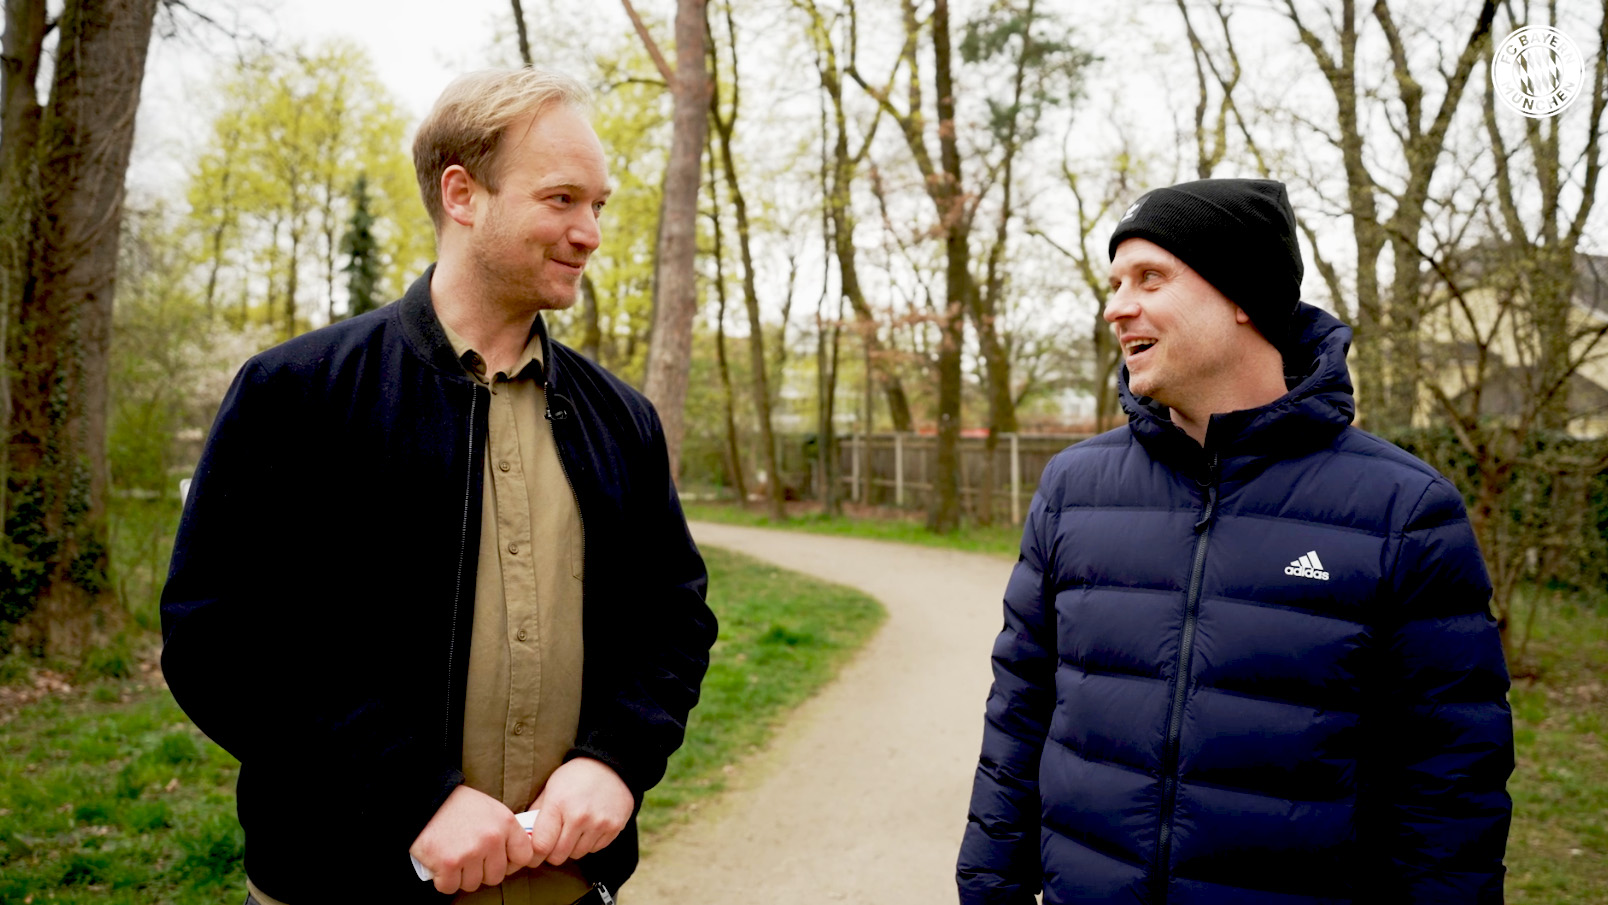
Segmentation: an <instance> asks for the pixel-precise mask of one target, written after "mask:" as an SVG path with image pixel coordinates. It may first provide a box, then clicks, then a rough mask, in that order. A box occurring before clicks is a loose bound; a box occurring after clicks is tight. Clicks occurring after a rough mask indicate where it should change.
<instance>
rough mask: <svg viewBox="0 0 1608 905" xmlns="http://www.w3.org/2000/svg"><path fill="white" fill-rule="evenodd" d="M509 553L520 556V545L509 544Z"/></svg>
mask: <svg viewBox="0 0 1608 905" xmlns="http://www.w3.org/2000/svg"><path fill="white" fill-rule="evenodd" d="M508 552H509V553H514V554H518V553H519V545H518V544H509V545H508Z"/></svg>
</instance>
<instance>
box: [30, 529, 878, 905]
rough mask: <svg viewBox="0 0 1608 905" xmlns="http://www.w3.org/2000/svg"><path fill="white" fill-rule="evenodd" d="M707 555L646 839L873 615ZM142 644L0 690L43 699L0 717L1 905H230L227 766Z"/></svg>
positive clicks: (233, 882)
mask: <svg viewBox="0 0 1608 905" xmlns="http://www.w3.org/2000/svg"><path fill="white" fill-rule="evenodd" d="M136 552H138V550H136ZM705 555H706V558H707V560H708V563H709V570H710V578H711V587H712V588H713V593H712V598H711V600H710V605H711V606H712V607H713V608H714V610H715V612H716V613H717V614H718V615H719V617H720V621H721V630H720V637H719V640H718V641H717V642H716V647H715V651H714V664H713V666H712V667H711V669H710V672H709V676H708V678H707V679H706V680H705V682H704V686H703V699H702V702H701V703H700V705H699V707H698V709H697V710H696V711H694V713H693V718H692V721H691V725H690V727H689V729H688V736H687V743H686V745H685V746H684V747H683V748H682V749H681V751H679V752H678V753H677V754H676V756H675V757H674V758H672V759H671V763H670V770H669V773H668V775H667V776H666V778H665V780H664V782H662V783H661V784H660V785H659V786H658V787H657V788H655V789H654V790H653V791H652V792H651V793H650V794H649V796H648V803H647V806H646V807H645V809H644V811H643V815H642V827H643V830H644V833H645V834H646V835H648V836H649V837H650V838H651V836H652V835H653V834H654V833H657V832H662V831H663V830H664V829H665V828H667V827H669V826H671V825H673V824H675V823H677V822H680V821H682V820H685V819H686V818H687V816H688V815H690V814H692V813H694V812H696V810H697V809H698V808H699V807H700V805H702V804H703V803H705V802H707V801H708V799H709V798H710V797H711V796H713V795H716V794H718V793H719V792H720V791H721V790H722V789H723V788H724V787H725V781H726V777H727V775H728V771H729V770H730V769H731V766H732V764H733V763H735V762H736V761H738V760H740V759H741V758H742V757H744V756H746V755H747V754H748V753H750V752H752V751H754V750H757V749H758V748H759V747H761V746H762V745H764V743H765V741H766V740H767V739H768V738H769V737H770V735H771V733H772V731H773V730H774V729H775V727H776V725H777V724H778V723H779V722H781V721H782V720H783V719H784V718H785V717H786V714H787V712H788V711H789V710H790V709H791V708H792V707H794V706H796V705H797V704H798V703H799V702H801V701H803V700H804V699H805V698H807V697H809V695H810V694H811V693H812V692H814V691H815V689H817V688H818V687H819V686H820V685H821V684H822V683H824V682H826V681H827V680H828V679H830V678H831V677H832V676H833V675H834V674H835V673H836V672H837V670H838V669H839V667H841V666H842V664H843V663H844V662H845V661H846V660H847V659H848V658H849V657H850V656H851V655H852V654H853V653H854V651H855V650H856V649H858V648H859V646H860V645H861V644H863V643H864V642H865V641H866V639H868V638H869V637H870V635H871V633H872V632H873V631H874V630H875V629H876V627H877V626H878V625H879V624H880V623H881V621H882V618H883V611H882V608H881V606H879V605H878V604H877V603H876V602H875V601H873V600H871V599H870V598H868V597H865V596H863V595H860V594H858V593H856V592H853V591H849V590H847V589H844V588H841V587H837V586H834V585H828V584H824V583H821V582H817V581H814V580H811V579H807V578H804V577H803V576H799V575H796V574H793V573H789V572H783V571H781V570H779V569H776V568H773V567H771V566H767V565H764V564H762V563H759V562H756V561H754V560H750V559H746V558H744V557H740V556H737V555H735V554H731V553H727V552H725V551H723V550H716V549H710V550H706V551H705ZM152 605H153V606H154V602H153V604H152ZM135 615H136V622H138V623H139V624H144V623H145V621H144V620H141V619H139V617H138V613H137V612H136V614H135ZM151 615H152V617H154V611H153V612H152V614H151ZM153 624H154V623H153ZM155 643H156V639H155V638H154V636H152V635H150V634H148V633H147V634H143V635H140V636H139V640H138V641H136V642H130V641H128V639H127V638H125V639H124V641H123V642H122V644H121V646H119V647H117V648H114V649H111V650H109V651H108V652H105V653H102V654H97V655H95V656H93V657H91V658H90V659H88V660H86V661H85V663H84V664H82V665H81V666H79V667H78V669H77V672H76V673H73V674H64V673H58V672H35V673H33V674H32V675H31V676H29V677H28V682H27V683H26V687H23V686H22V685H21V684H19V685H14V686H13V687H10V688H7V689H0V691H6V692H9V693H18V692H22V691H26V690H30V689H31V688H32V686H34V685H44V686H48V687H49V689H50V691H49V693H48V694H44V695H43V696H39V697H38V698H37V699H36V700H33V701H31V702H30V703H26V704H23V705H21V706H20V707H17V708H14V709H12V711H11V713H10V716H9V718H7V715H6V713H4V712H0V902H4V903H19V905H22V903H27V905H33V903H47V902H48V903H64V905H65V903H90V902H95V903H110V905H123V903H127V905H135V903H138V905H200V903H217V902H221V901H233V900H237V899H238V898H239V897H240V896H242V895H243V894H244V893H243V890H244V889H245V875H244V872H243V866H242V860H241V858H242V854H243V845H244V838H243V836H242V833H241V830H240V826H239V824H238V823H237V822H236V818H235V809H234V783H235V777H236V774H237V772H238V766H239V765H238V764H237V763H236V761H235V760H234V758H232V757H231V756H230V755H229V754H228V753H227V752H225V751H224V750H223V749H221V748H219V747H218V746H217V745H214V744H213V743H212V742H210V741H208V740H207V739H206V738H205V737H203V736H202V735H201V733H200V732H199V731H198V730H197V729H195V727H194V726H192V725H191V724H190V722H189V721H188V719H187V718H186V717H185V716H184V713H183V712H182V711H180V710H179V708H178V707H177V705H175V704H174V703H173V700H172V698H171V697H170V696H169V695H168V694H167V692H166V690H165V689H164V688H163V687H161V684H160V682H158V681H156V680H155V677H154V674H153V673H152V672H151V671H150V667H151V665H152V660H151V657H152V653H153V648H154V645H155ZM15 678H16V677H14V679H15ZM3 700H4V698H0V702H3Z"/></svg>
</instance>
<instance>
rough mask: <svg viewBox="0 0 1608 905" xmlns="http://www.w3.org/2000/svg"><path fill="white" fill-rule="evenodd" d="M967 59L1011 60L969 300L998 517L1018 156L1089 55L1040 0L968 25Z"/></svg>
mask: <svg viewBox="0 0 1608 905" xmlns="http://www.w3.org/2000/svg"><path fill="white" fill-rule="evenodd" d="M960 50H961V58H962V59H964V60H965V61H966V62H967V63H971V64H979V63H984V62H987V61H990V60H993V59H994V58H996V57H1006V58H1007V61H1008V62H1007V70H1006V73H1005V75H1006V76H1007V77H1008V78H1009V84H1010V89H1009V94H1008V97H1009V100H1008V101H1004V102H1002V101H999V100H995V99H994V98H992V97H990V98H989V99H988V112H989V117H988V133H989V137H990V138H991V140H992V144H993V149H992V150H993V152H994V154H996V155H997V156H996V157H995V159H994V160H992V161H990V162H989V164H988V169H987V176H986V177H985V182H986V183H992V184H995V185H998V187H999V200H998V202H997V211H996V213H995V217H994V235H993V238H992V241H990V242H988V244H987V245H986V248H987V253H986V255H985V256H984V257H985V264H984V271H983V274H982V279H981V280H980V281H978V287H977V291H973V292H972V293H971V294H970V295H969V296H968V297H967V303H968V314H969V316H970V317H971V321H972V324H973V326H974V327H975V329H976V331H977V340H978V345H979V346H980V347H981V351H982V356H983V366H984V369H985V373H986V374H987V378H988V379H987V389H988V438H987V440H986V441H985V447H984V448H985V452H984V458H983V462H984V469H983V474H984V477H983V486H982V493H981V495H980V496H981V499H980V502H979V506H978V510H979V519H980V521H981V522H982V523H984V524H988V523H990V522H992V521H993V511H992V510H993V487H994V482H995V476H994V459H995V450H996V449H997V448H998V445H999V437H1000V435H1001V434H1010V433H1015V432H1016V430H1017V422H1016V399H1015V390H1014V387H1013V386H1012V383H1011V349H1010V343H1009V337H1007V336H1004V335H1003V332H1004V331H1003V330H1002V327H1003V324H1004V318H1005V306H1006V291H1005V290H1006V284H1007V279H1008V273H1007V267H1008V263H1007V262H1008V259H1009V256H1008V247H1009V243H1010V239H1011V227H1012V225H1013V220H1014V218H1015V217H1016V215H1017V210H1016V195H1015V192H1016V188H1017V185H1016V183H1017V174H1016V163H1017V158H1018V157H1019V155H1020V154H1021V152H1022V150H1023V149H1024V148H1025V147H1027V146H1028V144H1029V143H1031V142H1032V141H1033V140H1034V139H1035V138H1036V137H1037V135H1038V123H1039V122H1040V121H1041V120H1042V119H1043V117H1044V115H1045V113H1046V111H1047V109H1048V108H1050V107H1052V106H1055V105H1059V104H1070V103H1072V102H1073V100H1074V99H1075V98H1076V95H1077V93H1078V91H1079V87H1078V81H1079V80H1078V75H1079V71H1080V70H1081V69H1082V68H1083V67H1084V66H1085V65H1087V64H1088V62H1089V61H1090V59H1091V58H1090V57H1089V55H1088V54H1086V53H1082V52H1080V51H1078V50H1077V49H1076V48H1074V47H1073V46H1072V44H1071V42H1070V40H1069V39H1068V38H1067V37H1066V34H1065V29H1064V27H1062V26H1061V25H1060V23H1059V22H1057V21H1056V20H1055V19H1054V17H1052V16H1046V15H1045V14H1043V13H1041V12H1040V11H1039V10H1038V4H1037V2H1036V0H1026V2H1025V3H1024V4H1022V5H1021V6H1019V7H1018V6H1017V5H1015V4H1014V3H1011V2H997V3H995V4H994V5H993V6H992V7H991V8H990V9H989V10H988V11H986V12H985V13H983V14H981V15H979V16H978V17H977V18H975V19H973V20H971V21H970V22H968V23H967V24H966V28H965V36H964V38H963V40H962V41H961V47H960Z"/></svg>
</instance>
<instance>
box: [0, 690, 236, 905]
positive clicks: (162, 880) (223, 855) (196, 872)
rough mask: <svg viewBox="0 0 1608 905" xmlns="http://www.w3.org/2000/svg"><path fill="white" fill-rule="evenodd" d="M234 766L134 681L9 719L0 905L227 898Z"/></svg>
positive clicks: (3, 764)
mask: <svg viewBox="0 0 1608 905" xmlns="http://www.w3.org/2000/svg"><path fill="white" fill-rule="evenodd" d="M107 691H109V692H110V698H111V699H110V700H106V697H107V693H106V692H107ZM124 697H127V698H128V700H127V702H126V703H125V702H124V701H123V698H124ZM238 766H239V765H238V764H237V763H236V762H235V760H234V758H232V757H230V756H229V755H228V754H227V753H226V752H224V750H223V749H222V748H219V747H218V746H217V745H214V744H212V743H211V742H210V741H208V740H207V739H206V738H204V737H203V736H202V735H201V733H200V732H199V731H198V730H197V729H196V728H195V727H194V726H192V725H190V723H189V721H188V720H187V719H186V718H185V716H184V713H183V712H182V711H180V710H179V708H178V706H177V705H176V704H174V703H173V700H172V698H171V697H169V696H168V694H167V692H166V691H165V690H163V689H160V688H151V687H149V686H147V685H143V684H140V683H138V682H137V681H136V680H133V679H124V680H122V681H121V685H120V686H113V685H111V684H106V683H103V684H100V685H97V686H95V689H94V690H92V691H83V690H79V691H74V692H71V693H67V694H58V695H53V696H51V697H47V698H44V699H43V700H40V701H37V702H35V703H33V704H30V705H28V706H26V707H24V708H22V709H21V710H19V711H18V712H17V713H16V715H15V716H14V717H13V718H12V719H11V720H10V721H9V722H7V723H5V724H4V725H3V726H0V803H3V805H0V902H17V903H22V902H35V903H44V902H51V903H77V902H82V903H90V902H94V903H127V905H148V903H153V902H160V903H171V905H201V903H207V905H216V903H218V902H222V901H233V900H235V899H237V898H238V897H239V895H241V894H242V893H241V890H243V889H244V888H245V874H244V872H243V868H242V862H241V855H242V846H243V838H242V835H241V831H240V826H239V824H238V823H236V821H235V815H234V783H235V776H236V775H237V773H238Z"/></svg>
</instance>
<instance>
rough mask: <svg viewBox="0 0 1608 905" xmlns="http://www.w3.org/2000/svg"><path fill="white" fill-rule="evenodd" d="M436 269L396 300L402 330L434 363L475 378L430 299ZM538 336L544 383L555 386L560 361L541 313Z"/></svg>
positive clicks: (427, 271)
mask: <svg viewBox="0 0 1608 905" xmlns="http://www.w3.org/2000/svg"><path fill="white" fill-rule="evenodd" d="M434 273H435V265H434V264H431V265H430V266H429V267H428V268H426V269H425V271H424V273H423V274H422V275H421V276H420V277H419V278H418V279H416V280H414V281H413V284H412V285H411V286H409V287H408V291H407V292H405V293H403V295H402V298H401V299H400V300H399V301H397V303H396V309H397V318H398V319H399V320H400V321H401V324H402V333H403V335H404V336H405V337H406V338H407V341H408V344H409V345H411V346H412V347H413V348H414V350H415V351H416V352H418V354H419V357H421V358H423V359H424V360H425V361H427V362H429V363H430V365H431V367H434V368H435V369H436V370H439V371H442V372H444V373H446V374H449V375H452V376H453V377H461V378H462V379H464V380H469V381H471V382H473V378H471V377H470V376H469V375H468V374H467V373H465V371H464V369H463V364H462V363H461V362H459V361H458V353H457V352H456V351H455V350H454V349H453V348H452V342H451V341H450V340H448V339H447V333H446V331H445V330H444V329H442V327H441V319H440V318H438V317H436V313H435V305H433V304H431V303H430V277H431V275H432V274H434ZM533 329H534V330H535V331H536V336H537V338H538V339H540V340H541V350H542V353H541V359H542V368H543V370H544V373H545V376H546V380H545V384H546V386H548V387H552V386H553V385H554V383H555V378H556V376H557V373H558V367H557V362H555V361H554V360H553V341H552V339H551V338H550V337H548V335H547V321H546V320H544V319H543V318H542V316H541V315H540V314H537V315H536V323H535V325H534V328H533Z"/></svg>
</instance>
